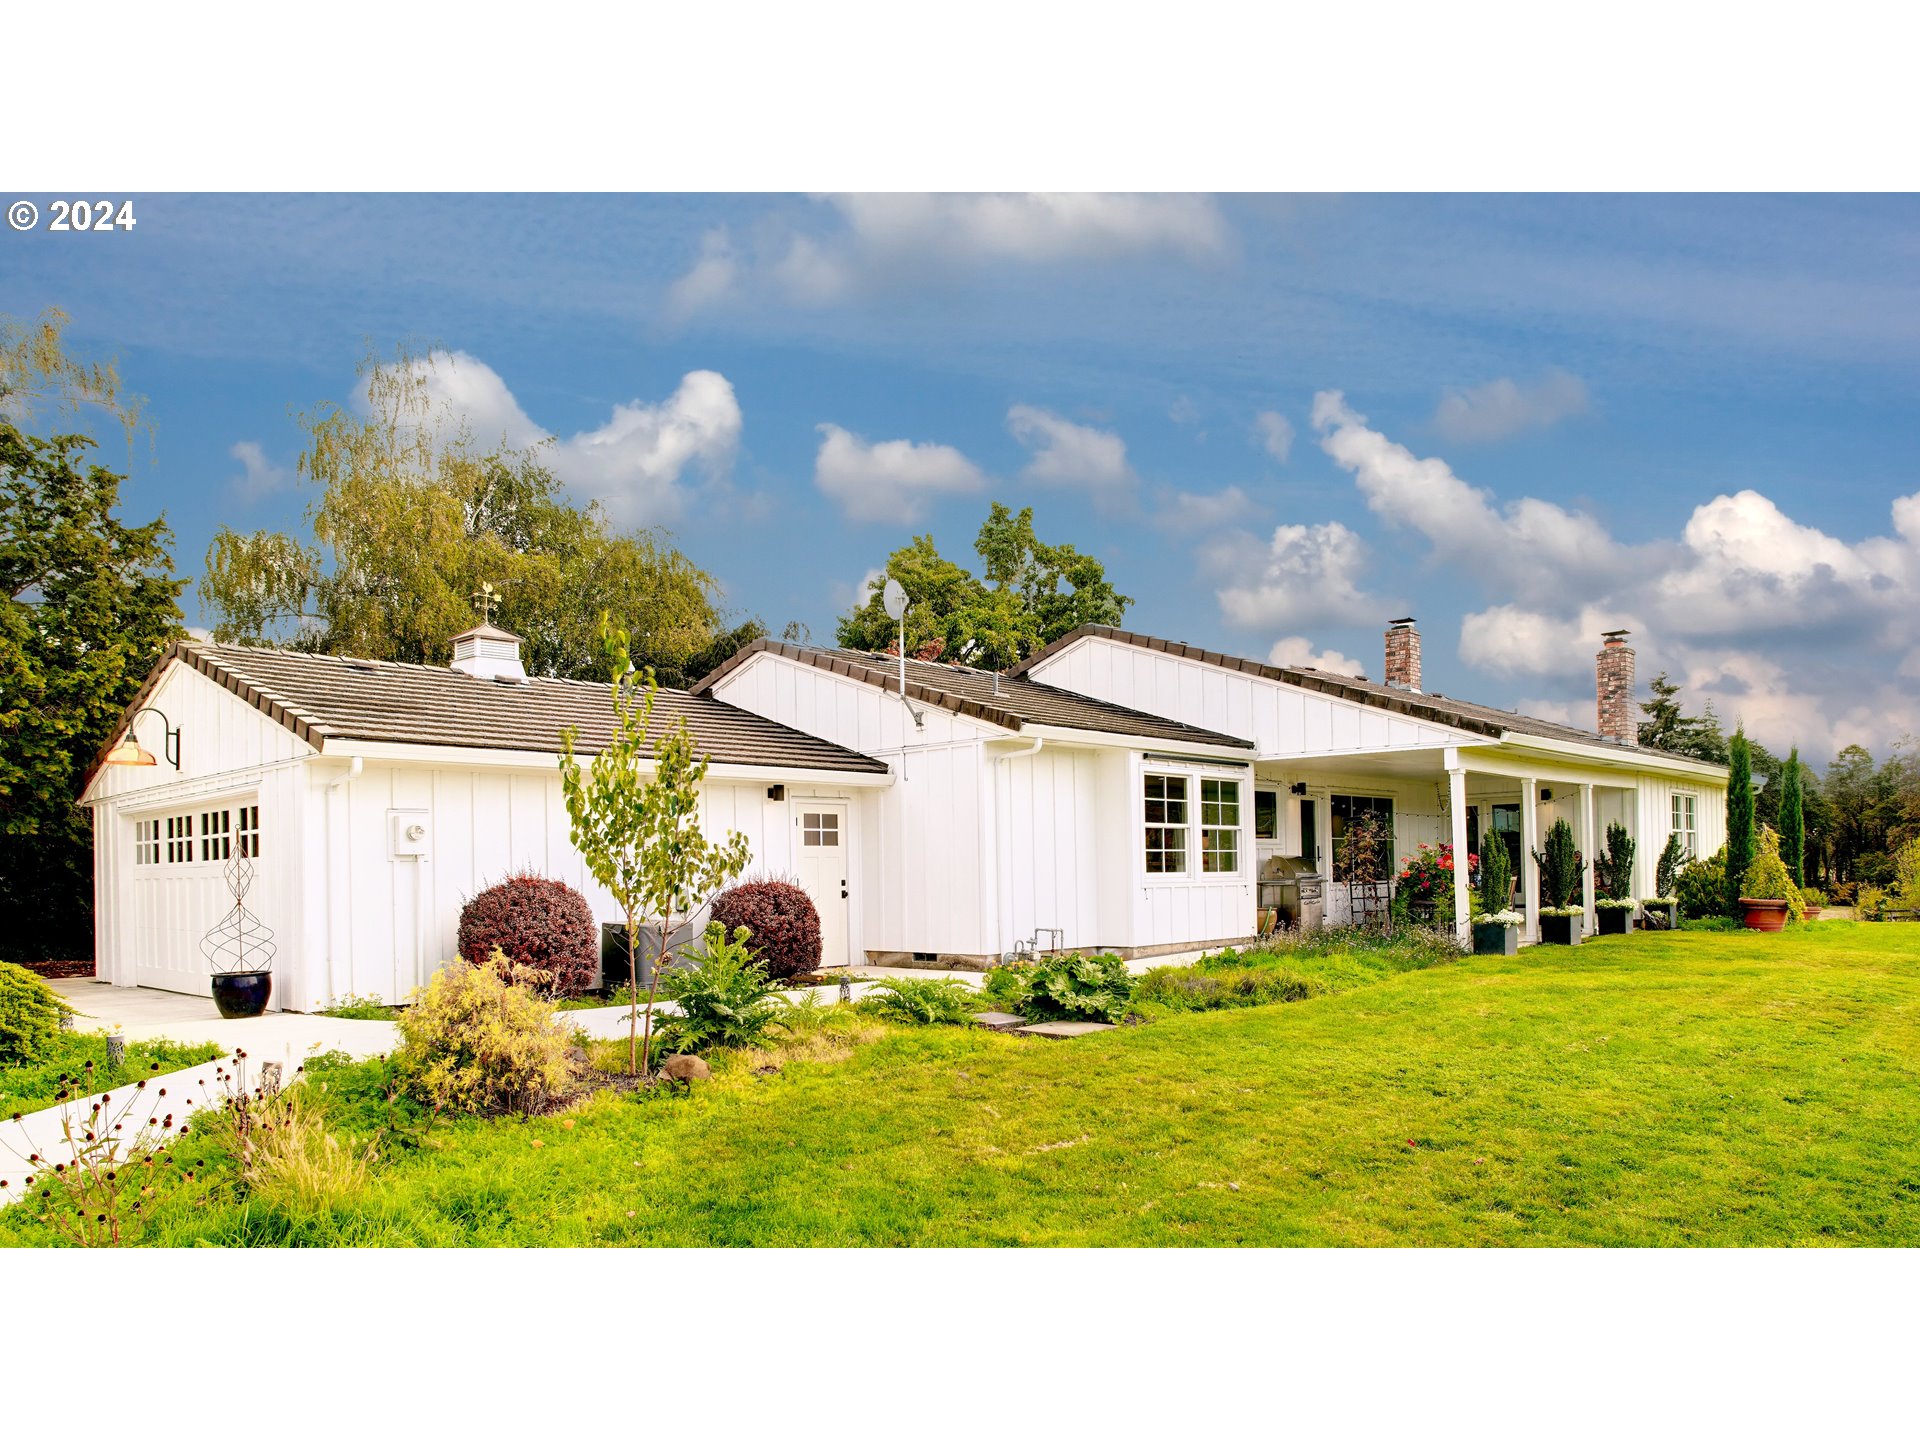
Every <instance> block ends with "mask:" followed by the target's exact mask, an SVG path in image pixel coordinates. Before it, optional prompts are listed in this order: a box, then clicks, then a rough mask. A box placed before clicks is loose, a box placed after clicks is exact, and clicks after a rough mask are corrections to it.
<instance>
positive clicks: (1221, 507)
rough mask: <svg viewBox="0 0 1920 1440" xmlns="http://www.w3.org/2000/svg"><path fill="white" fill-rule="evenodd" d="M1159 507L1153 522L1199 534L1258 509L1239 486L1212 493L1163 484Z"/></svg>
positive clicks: (1235, 521) (1223, 526)
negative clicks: (1176, 488)
mask: <svg viewBox="0 0 1920 1440" xmlns="http://www.w3.org/2000/svg"><path fill="white" fill-rule="evenodd" d="M1157 498H1158V500H1159V503H1160V509H1159V511H1158V513H1157V514H1155V515H1154V517H1153V523H1154V524H1155V525H1157V526H1159V527H1160V528H1161V529H1162V530H1167V531H1170V532H1172V533H1173V534H1175V535H1198V534H1201V533H1204V532H1205V531H1208V530H1224V529H1226V528H1227V527H1228V526H1229V525H1238V524H1240V523H1241V522H1242V521H1245V520H1249V519H1251V518H1252V517H1253V516H1254V515H1255V514H1257V513H1258V512H1259V510H1260V507H1259V506H1258V505H1256V504H1255V503H1254V502H1253V500H1252V499H1251V498H1250V497H1249V496H1248V495H1247V492H1246V491H1244V490H1242V489H1241V488H1240V487H1239V486H1238V485H1229V486H1227V488H1226V489H1224V490H1220V491H1217V492H1215V493H1214V494H1212V495H1202V494H1199V493H1197V492H1195V491H1192V490H1175V489H1173V488H1172V487H1171V486H1164V485H1163V486H1162V487H1161V488H1160V491H1159V494H1158V497H1157Z"/></svg>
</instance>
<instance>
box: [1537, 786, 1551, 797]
mask: <svg viewBox="0 0 1920 1440" xmlns="http://www.w3.org/2000/svg"><path fill="white" fill-rule="evenodd" d="M1540 798H1541V799H1542V800H1551V799H1553V791H1551V790H1549V789H1548V788H1547V787H1546V786H1544V785H1542V786H1541V787H1540Z"/></svg>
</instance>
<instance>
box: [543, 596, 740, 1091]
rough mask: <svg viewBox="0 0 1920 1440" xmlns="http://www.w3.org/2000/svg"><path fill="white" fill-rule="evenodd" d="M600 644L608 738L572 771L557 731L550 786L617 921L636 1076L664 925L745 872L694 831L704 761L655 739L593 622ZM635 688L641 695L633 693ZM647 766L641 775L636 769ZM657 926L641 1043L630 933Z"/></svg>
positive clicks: (567, 742)
mask: <svg viewBox="0 0 1920 1440" xmlns="http://www.w3.org/2000/svg"><path fill="white" fill-rule="evenodd" d="M600 641H601V645H602V647H603V648H604V649H605V651H606V655H607V661H608V666H609V669H610V672H611V675H612V679H613V735H612V738H611V739H610V740H609V741H608V742H607V745H606V747H605V748H604V749H603V750H601V751H600V753H599V754H597V755H595V756H594V757H593V761H592V764H591V765H589V766H588V767H587V768H586V769H584V770H583V769H582V768H581V766H580V764H579V762H578V761H577V760H575V758H574V743H575V741H576V740H577V739H578V736H577V734H576V733H575V731H574V730H572V729H571V728H569V729H567V730H566V731H563V732H562V734H561V743H562V746H563V753H562V755H561V759H560V784H561V788H562V790H563V791H564V792H565V794H566V801H567V815H568V817H569V818H570V819H571V820H572V822H573V844H574V848H575V849H576V850H578V851H579V852H580V853H581V855H583V856H585V857H586V861H587V868H588V869H589V870H591V871H592V872H593V878H594V879H596V880H598V881H599V882H600V883H601V885H603V886H604V887H605V888H606V890H607V893H608V894H610V895H612V896H613V898H614V901H615V902H616V903H617V904H618V905H619V906H620V908H621V910H622V912H624V914H625V916H626V929H627V954H628V955H630V956H632V957H633V960H634V965H635V971H634V975H633V984H632V985H631V986H630V987H629V991H630V996H631V998H630V1000H629V1002H628V1027H627V1073H628V1074H630V1075H632V1074H638V1075H640V1076H642V1077H643V1078H644V1077H645V1076H647V1075H649V1074H650V1073H651V1072H652V1067H653V1002H654V997H655V995H656V994H657V993H658V989H659V985H660V972H661V971H662V970H663V969H665V968H666V964H667V945H668V943H669V941H670V940H671V938H672V936H673V931H674V927H675V926H677V925H679V924H681V923H682V922H683V921H685V920H687V919H688V918H690V917H691V916H692V915H693V914H695V913H696V912H697V911H698V910H699V909H700V907H701V906H703V905H705V904H706V903H707V901H709V900H710V899H712V898H713V896H714V894H715V892H717V891H719V890H720V889H721V888H722V887H724V886H725V885H726V884H727V883H728V882H729V881H731V880H733V879H734V878H735V877H736V876H738V875H739V874H740V872H741V871H743V870H745V869H746V868H747V861H748V859H749V852H748V845H747V837H746V836H744V835H742V834H740V833H739V832H738V831H729V832H728V833H727V837H726V839H725V840H724V841H722V842H721V843H720V844H718V845H716V844H714V843H713V842H712V841H711V840H709V839H708V838H707V835H706V832H705V831H704V830H702V829H701V828H700V785H701V782H702V781H704V780H705V779H706V775H707V757H706V756H705V755H696V754H695V752H694V747H693V734H692V732H691V731H689V730H688V729H687V725H686V722H685V721H684V720H682V721H681V722H680V723H679V724H678V725H676V726H674V727H673V728H672V729H670V730H668V731H667V732H666V733H665V734H663V735H662V736H660V737H659V739H658V740H655V739H654V738H653V737H652V734H651V731H652V725H653V702H654V696H655V694H656V692H657V691H658V688H659V687H658V686H657V685H655V683H654V679H653V671H652V670H651V669H648V670H644V671H639V670H635V669H634V666H633V660H632V656H631V653H630V651H629V649H628V644H627V632H626V631H625V630H622V629H618V628H616V627H615V626H614V625H613V624H612V623H611V621H610V620H609V619H608V617H607V616H606V614H605V613H602V615H601V617H600ZM643 683H644V688H642V686H643ZM649 760H651V762H652V767H653V775H652V777H651V778H648V777H647V776H646V775H644V774H643V772H642V770H641V766H642V764H643V763H645V762H647V761H649ZM649 922H652V923H657V924H658V925H659V926H660V949H659V954H658V956H657V957H656V959H655V962H654V967H653V979H652V982H651V983H650V984H649V985H648V986H647V1015H646V1028H645V1033H644V1036H643V1035H642V1032H641V1020H640V984H639V980H640V976H639V971H638V965H639V957H640V927H641V926H642V925H643V924H645V923H649Z"/></svg>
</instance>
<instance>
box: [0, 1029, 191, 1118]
mask: <svg viewBox="0 0 1920 1440" xmlns="http://www.w3.org/2000/svg"><path fill="white" fill-rule="evenodd" d="M54 1043H55V1049H54V1050H53V1052H52V1053H51V1054H49V1055H48V1056H47V1057H46V1058H45V1059H43V1060H40V1061H38V1062H36V1063H34V1064H32V1065H10V1066H0V1118H4V1117H6V1116H10V1115H12V1114H13V1113H14V1112H15V1111H27V1110H42V1109H45V1108H46V1107H47V1106H49V1105H51V1104H53V1103H54V1098H55V1097H56V1096H57V1095H58V1094H59V1093H60V1091H61V1090H62V1089H63V1088H65V1087H64V1086H63V1085H62V1083H61V1077H62V1076H72V1077H75V1079H77V1080H78V1081H79V1083H80V1085H81V1088H82V1089H86V1090H94V1091H100V1090H111V1089H113V1088H114V1087H115V1086H117V1085H126V1084H129V1083H131V1082H132V1081H135V1080H140V1079H143V1078H145V1077H146V1076H148V1075H155V1074H164V1073H166V1072H167V1071H169V1070H184V1069H186V1068H187V1067H188V1066H189V1065H199V1064H201V1063H202V1062H204V1061H207V1060H213V1059H217V1058H218V1057H219V1056H220V1055H222V1054H223V1053H225V1052H224V1051H223V1050H222V1049H221V1047H220V1046H218V1045H215V1044H213V1043H212V1042H211V1041H208V1042H205V1043H203V1044H199V1045H183V1044H181V1043H179V1042H178V1041H174V1040H137V1041H134V1042H133V1043H132V1044H129V1045H128V1046H127V1053H126V1058H125V1059H124V1060H122V1061H121V1063H120V1066H119V1068H118V1069H116V1070H112V1071H109V1070H108V1069H107V1037H106V1036H104V1035H81V1034H62V1035H61V1036H60V1037H59V1038H58V1039H57V1040H56V1041H55V1042H54ZM88 1061H92V1062H93V1069H92V1070H91V1071H88V1070H87V1068H86V1067H87V1062H88ZM155 1067H158V1068H157V1069H156V1068H155Z"/></svg>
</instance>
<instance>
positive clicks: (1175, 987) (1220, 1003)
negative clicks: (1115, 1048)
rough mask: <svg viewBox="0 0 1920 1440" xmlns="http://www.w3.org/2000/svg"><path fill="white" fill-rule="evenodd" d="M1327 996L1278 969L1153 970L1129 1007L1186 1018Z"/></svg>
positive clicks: (1315, 984)
mask: <svg viewBox="0 0 1920 1440" xmlns="http://www.w3.org/2000/svg"><path fill="white" fill-rule="evenodd" d="M1326 990H1327V985H1326V982H1325V981H1322V980H1316V979H1313V978H1311V977H1309V976H1306V975H1301V974H1297V973H1296V972H1294V971H1292V970H1285V969H1279V968H1265V967H1253V966H1249V967H1245V968H1240V969H1205V970H1203V969H1201V968H1200V967H1199V966H1198V965H1156V966H1155V967H1154V968H1153V969H1151V970H1149V971H1147V973H1146V974H1144V975H1142V976H1141V977H1140V983H1139V984H1138V985H1136V986H1135V987H1134V990H1133V1003H1134V1005H1135V1006H1136V1007H1138V1008H1140V1009H1146V1010H1167V1011H1172V1012H1175V1013H1180V1014H1184V1013H1186V1012H1189V1011H1194V1010H1237V1009H1240V1008H1241V1007H1243V1006H1247V1005H1278V1004H1284V1003H1286V1002H1288V1001H1293V1000H1311V999H1312V998H1313V997H1314V996H1316V995H1322V994H1325V993H1326Z"/></svg>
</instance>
